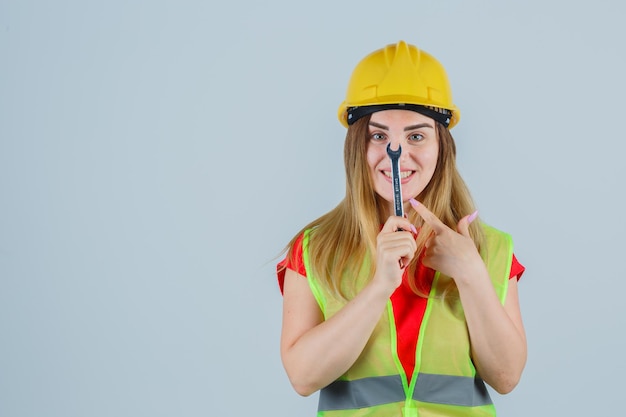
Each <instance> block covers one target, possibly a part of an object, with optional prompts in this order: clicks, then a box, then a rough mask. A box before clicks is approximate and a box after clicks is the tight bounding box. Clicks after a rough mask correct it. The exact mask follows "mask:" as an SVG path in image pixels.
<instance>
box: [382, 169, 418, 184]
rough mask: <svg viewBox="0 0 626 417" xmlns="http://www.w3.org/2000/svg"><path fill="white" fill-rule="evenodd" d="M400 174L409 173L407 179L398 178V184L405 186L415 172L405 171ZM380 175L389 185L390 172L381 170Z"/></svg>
mask: <svg viewBox="0 0 626 417" xmlns="http://www.w3.org/2000/svg"><path fill="white" fill-rule="evenodd" d="M386 172H388V173H389V176H388V175H387V174H386ZM401 172H410V174H409V176H408V177H405V178H400V184H406V183H407V182H409V181H411V179H412V178H413V177H414V176H415V172H416V171H410V170H406V171H401ZM380 173H381V175H382V176H383V177H384V178H385V180H387V182H389V183H391V182H392V179H391V170H388V171H387V170H381V171H380Z"/></svg>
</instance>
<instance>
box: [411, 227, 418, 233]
mask: <svg viewBox="0 0 626 417" xmlns="http://www.w3.org/2000/svg"><path fill="white" fill-rule="evenodd" d="M411 232H413V234H414V235H416V234H417V229H416V228H415V226H413V225H411Z"/></svg>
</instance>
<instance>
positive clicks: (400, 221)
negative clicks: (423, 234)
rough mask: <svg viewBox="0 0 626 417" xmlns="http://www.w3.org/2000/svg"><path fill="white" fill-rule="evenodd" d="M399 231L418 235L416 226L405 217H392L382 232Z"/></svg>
mask: <svg viewBox="0 0 626 417" xmlns="http://www.w3.org/2000/svg"><path fill="white" fill-rule="evenodd" d="M399 230H406V231H408V230H410V231H412V232H413V234H417V230H416V229H415V226H414V225H413V224H411V222H410V221H408V220H407V219H405V218H404V217H398V216H391V217H389V218H388V219H387V221H386V222H385V224H384V225H383V228H382V232H385V233H389V232H397V231H399Z"/></svg>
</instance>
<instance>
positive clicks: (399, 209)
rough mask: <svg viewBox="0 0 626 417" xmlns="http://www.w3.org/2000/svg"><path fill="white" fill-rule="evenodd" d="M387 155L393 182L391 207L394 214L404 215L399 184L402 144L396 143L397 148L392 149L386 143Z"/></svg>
mask: <svg viewBox="0 0 626 417" xmlns="http://www.w3.org/2000/svg"><path fill="white" fill-rule="evenodd" d="M387 155H389V159H391V182H392V183H393V207H394V211H395V215H396V216H399V217H404V205H403V204H402V187H401V186H400V155H402V146H401V145H398V149H397V150H395V151H392V150H391V143H388V144H387Z"/></svg>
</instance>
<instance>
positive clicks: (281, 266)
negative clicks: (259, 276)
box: [276, 235, 306, 293]
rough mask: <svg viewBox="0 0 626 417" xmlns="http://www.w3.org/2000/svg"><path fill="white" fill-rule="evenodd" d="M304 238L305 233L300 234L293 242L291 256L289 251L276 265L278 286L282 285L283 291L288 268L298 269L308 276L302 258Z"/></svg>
mask: <svg viewBox="0 0 626 417" xmlns="http://www.w3.org/2000/svg"><path fill="white" fill-rule="evenodd" d="M303 238H304V235H300V236H299V237H298V238H297V239H296V241H295V242H294V244H293V251H290V252H291V253H292V255H291V256H289V253H287V255H286V256H285V259H283V260H282V261H280V262H279V263H278V264H277V265H276V275H277V277H278V286H279V287H280V292H281V293H282V292H283V287H284V285H285V272H287V269H291V270H292V271H296V272H297V273H298V274H300V275H302V276H303V277H306V268H305V267H304V260H303V259H302V239H303Z"/></svg>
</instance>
